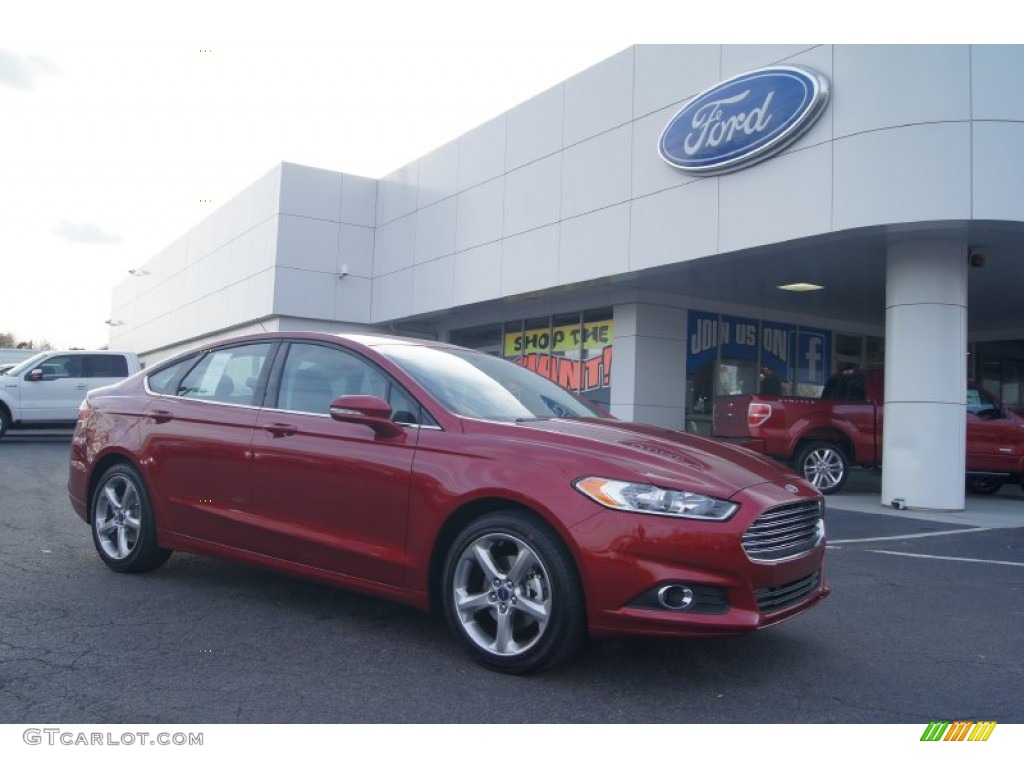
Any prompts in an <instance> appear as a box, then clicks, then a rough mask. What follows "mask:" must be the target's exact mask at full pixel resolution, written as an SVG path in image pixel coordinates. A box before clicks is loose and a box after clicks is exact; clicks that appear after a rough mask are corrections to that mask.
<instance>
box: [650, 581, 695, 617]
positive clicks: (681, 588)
mask: <svg viewBox="0 0 1024 768" xmlns="http://www.w3.org/2000/svg"><path fill="white" fill-rule="evenodd" d="M658 602H659V603H661V605H662V607H664V608H668V609H669V610H670V611H685V610H686V609H687V608H689V607H690V604H691V603H692V602H693V590H692V589H690V588H689V587H687V586H686V585H685V584H669V585H668V586H667V587H662V588H661V589H659V590H658Z"/></svg>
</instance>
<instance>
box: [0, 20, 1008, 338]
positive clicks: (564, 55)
mask: <svg viewBox="0 0 1024 768" xmlns="http://www.w3.org/2000/svg"><path fill="white" fill-rule="evenodd" d="M911 5H913V6H915V7H919V8H927V9H928V18H927V20H926V24H925V23H924V22H925V20H924V19H923V18H921V17H919V16H918V15H917V14H916V13H915V14H910V13H902V14H901V13H899V12H894V11H893V10H892V9H893V8H894V7H899V6H898V4H896V3H894V2H889V3H886V2H881V1H880V0H871V1H870V2H861V3H857V4H856V7H857V9H858V11H857V13H856V15H851V14H846V13H844V14H842V16H843V18H842V19H841V20H833V19H830V18H827V17H826V16H825V15H824V14H826V13H829V12H830V9H831V11H834V10H835V9H837V8H839V7H840V6H837V4H836V3H834V2H832V3H830V2H827V0H822V1H821V2H817V3H815V2H807V1H806V0H799V1H796V2H794V1H792V0H791V1H789V2H786V1H785V0H778V2H777V3H775V4H768V3H766V2H761V3H757V2H753V0H740V1H739V2H736V1H734V2H729V0H726V2H724V3H722V2H718V3H711V2H703V3H701V2H699V1H698V0H675V1H674V2H671V3H670V2H653V0H620V1H619V2H614V3H610V2H604V1H603V0H591V2H587V3H584V2H579V1H578V0H572V1H571V2H568V1H566V0H562V1H561V2H559V0H548V1H547V2H540V1H539V0H517V1H514V2H504V3H495V2H486V0H475V1H474V2H464V1H463V0H422V1H421V2H413V1H412V0H361V2H350V1H349V0H336V1H335V2H313V1H312V0H288V2H262V3H261V2H255V1H253V2H248V3H227V2H215V0H206V1H205V2H195V1H194V0H188V1H181V2H173V3H167V2H161V3H157V2H146V1H144V0H136V2H113V1H110V2H108V1H106V0H98V1H96V0H93V1H91V2H81V1H79V2H71V1H70V0H63V1H61V2H45V0H36V1H35V2H33V3H31V4H29V3H25V2H22V3H19V4H18V6H17V7H16V6H15V5H14V3H13V2H11V0H0V332H4V331H9V332H12V333H14V334H15V336H16V337H17V338H18V340H21V341H23V340H30V339H31V340H34V341H36V342H39V341H40V340H41V339H46V340H48V341H50V342H51V343H52V344H54V345H55V346H57V347H69V346H80V347H96V346H100V345H103V344H106V343H107V339H108V331H109V329H108V327H107V326H106V325H105V324H104V321H105V320H106V319H108V318H109V317H110V296H111V289H112V288H113V286H114V285H115V284H116V283H117V282H119V281H120V280H121V279H122V278H123V277H125V276H126V274H127V271H128V270H129V269H131V268H133V267H137V266H139V265H141V264H142V263H143V262H145V261H146V260H148V259H149V258H150V257H152V256H153V255H155V254H156V253H158V252H159V251H160V250H162V249H163V248H164V247H166V246H167V245H168V244H170V243H171V242H172V241H173V240H175V239H177V238H178V237H179V236H181V235H182V234H184V233H185V232H186V231H188V230H189V229H190V228H191V227H193V226H194V225H195V224H196V223H197V222H198V221H200V220H201V219H202V218H203V217H205V216H207V215H209V214H210V213H211V212H212V211H213V210H215V209H216V208H217V206H218V205H219V204H222V203H223V202H225V201H227V200H228V199H230V198H231V197H232V196H234V195H235V194H237V193H238V192H239V191H241V190H242V189H244V188H245V187H246V186H248V185H249V184H250V183H252V182H253V181H255V180H256V179H257V178H258V177H259V176H261V175H262V174H263V173H265V172H266V171H268V170H269V169H270V168H272V167H273V166H274V165H276V164H277V163H279V162H281V161H289V162H295V163H301V164H305V165H313V166H319V167H323V168H330V169H332V170H337V171H344V172H348V173H356V174H360V175H365V176H371V177H380V176H382V175H384V174H386V173H388V172H389V171H391V170H394V169H395V168H398V167H400V166H402V165H404V164H405V163H407V162H409V161H410V160H414V159H416V158H418V157H421V156H422V155H424V154H426V153H427V152H429V151H430V150H432V149H434V148H435V147H438V146H440V145H441V144H444V143H445V142H447V141H450V140H451V139H453V138H455V137H457V136H460V135H462V134H463V133H465V132H466V131H467V130H469V129H471V128H473V127H474V126H476V125H479V124H480V123H482V122H484V121H485V120H487V119H489V118H491V117H493V116H495V115H497V114H500V113H501V112H504V111H506V110H508V109H510V108H511V107H513V106H515V105H516V104H519V103H521V102H523V101H525V100H526V99H528V98H530V97H531V96H533V95H535V94H537V93H539V92H540V91H542V90H544V89H546V88H548V87H550V86H552V85H555V84H556V83H559V82H561V81H563V80H565V79H566V78H568V77H570V76H571V75H573V74H575V73H576V72H579V71H581V70H583V69H586V68H587V67H589V66H590V65H592V64H594V63H596V62H598V61H600V60H602V59H604V58H606V57H608V56H610V55H612V54H614V53H616V52H618V51H620V50H622V49H624V48H626V47H628V46H629V45H632V44H633V43H641V42H690V43H695V42H714V43H719V42H800V41H810V42H817V41H825V42H846V41H848V42H876V41H887V42H897V41H899V42H908V41H920V40H922V39H930V38H934V36H936V35H939V36H940V40H938V41H941V42H947V41H948V42H994V41H995V40H993V39H992V36H993V35H1006V34H1009V33H1010V32H1011V31H1012V28H1013V27H1014V25H1013V24H1008V23H1004V24H1001V25H1000V24H995V23H994V22H995V20H996V19H998V18H999V14H998V12H996V11H994V10H993V12H992V13H989V12H988V11H987V9H982V8H981V6H979V4H978V3H977V2H975V3H972V4H971V5H970V7H971V8H972V9H973V16H972V18H971V19H966V20H965V19H964V18H963V14H964V11H963V7H964V6H962V5H961V4H960V3H956V4H952V3H950V4H949V7H950V8H951V12H950V13H949V14H943V12H942V9H943V7H944V6H943V4H942V3H929V4H925V3H920V4H918V3H913V4H911ZM29 6H30V7H29ZM783 14H785V16H783ZM944 18H948V19H949V21H948V22H943V19H944ZM1004 21H1006V20H1005V19H1004ZM986 24H987V25H989V26H991V27H995V29H985V25H986ZM1000 27H1002V28H1001V29H1000ZM894 35H897V37H893V36H894ZM899 35H902V37H899ZM943 35H945V36H944V37H943ZM972 35H973V36H972ZM851 36H852V37H851ZM922 36H923V37H922ZM206 49H209V50H210V51H211V52H210V53H204V52H201V51H203V50H206ZM206 199H211V200H213V203H201V202H200V201H201V200H206Z"/></svg>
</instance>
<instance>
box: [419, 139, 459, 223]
mask: <svg viewBox="0 0 1024 768" xmlns="http://www.w3.org/2000/svg"><path fill="white" fill-rule="evenodd" d="M419 185H420V188H419V192H418V193H417V197H416V206H417V207H418V208H425V207H426V206H428V205H433V204H434V203H436V202H437V201H438V200H444V199H445V198H446V197H451V196H452V195H454V194H455V193H456V192H457V191H458V186H459V144H458V142H457V141H453V142H450V143H448V144H445V145H444V146H443V147H440V148H438V149H435V150H434V151H433V152H431V153H430V154H429V155H425V156H423V157H421V158H420V169H419Z"/></svg>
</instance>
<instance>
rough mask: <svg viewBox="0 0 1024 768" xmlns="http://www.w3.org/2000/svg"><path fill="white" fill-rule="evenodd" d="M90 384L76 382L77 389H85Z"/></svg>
mask: <svg viewBox="0 0 1024 768" xmlns="http://www.w3.org/2000/svg"><path fill="white" fill-rule="evenodd" d="M88 386H89V385H88V384H84V383H83V384H75V389H85V388H86V387H88Z"/></svg>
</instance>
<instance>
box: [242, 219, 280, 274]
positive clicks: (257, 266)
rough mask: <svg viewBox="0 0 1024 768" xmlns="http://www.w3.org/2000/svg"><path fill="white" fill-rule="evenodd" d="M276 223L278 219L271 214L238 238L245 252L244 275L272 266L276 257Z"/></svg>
mask: <svg viewBox="0 0 1024 768" xmlns="http://www.w3.org/2000/svg"><path fill="white" fill-rule="evenodd" d="M277 224H278V219H277V217H276V216H273V217H271V218H269V219H266V220H265V221H263V222H261V223H260V224H257V225H256V226H255V227H254V228H253V229H250V230H249V231H248V232H246V233H245V234H244V235H242V237H241V238H239V243H240V244H241V247H242V249H243V252H244V253H245V274H246V275H254V274H256V273H257V272H262V271H263V270H265V269H269V268H270V267H272V266H274V262H275V260H276V259H277Z"/></svg>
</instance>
